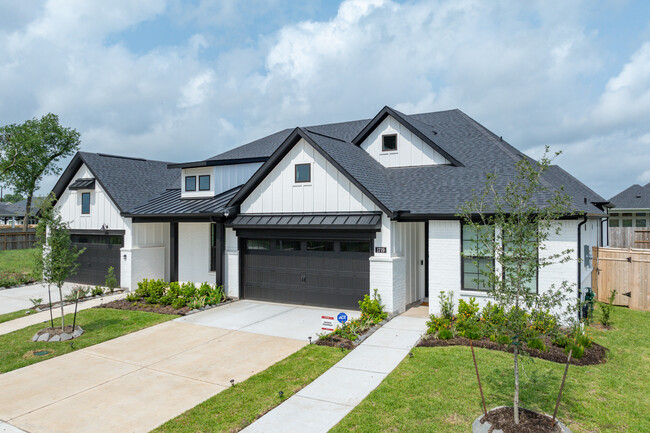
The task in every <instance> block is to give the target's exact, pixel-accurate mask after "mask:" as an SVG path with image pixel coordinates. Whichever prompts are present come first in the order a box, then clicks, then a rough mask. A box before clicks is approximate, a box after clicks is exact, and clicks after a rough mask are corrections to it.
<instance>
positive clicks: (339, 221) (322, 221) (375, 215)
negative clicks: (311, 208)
mask: <svg viewBox="0 0 650 433" xmlns="http://www.w3.org/2000/svg"><path fill="white" fill-rule="evenodd" d="M226 226H227V227H232V228H234V229H257V228H259V229H281V230H286V229H294V230H302V229H304V230H356V231H379V230H381V213H380V212H337V213H301V214H298V213H291V214H286V213H284V214H239V215H238V216H237V217H235V219H233V220H232V221H231V222H230V223H227V224H226Z"/></svg>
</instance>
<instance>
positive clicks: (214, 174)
mask: <svg viewBox="0 0 650 433" xmlns="http://www.w3.org/2000/svg"><path fill="white" fill-rule="evenodd" d="M261 166H262V163H261V162H253V163H247V164H230V165H218V166H214V167H197V168H184V169H183V176H182V179H181V195H182V197H183V198H197V197H214V196H215V195H219V194H221V193H222V192H225V191H228V190H230V189H233V188H234V187H236V186H239V185H243V184H245V183H246V182H247V181H248V179H250V178H251V176H252V175H253V174H254V173H255V172H256V171H257V169H258V168H260V167H261ZM201 175H209V176H210V190H209V191H199V178H198V176H201ZM186 176H196V191H185V177H186Z"/></svg>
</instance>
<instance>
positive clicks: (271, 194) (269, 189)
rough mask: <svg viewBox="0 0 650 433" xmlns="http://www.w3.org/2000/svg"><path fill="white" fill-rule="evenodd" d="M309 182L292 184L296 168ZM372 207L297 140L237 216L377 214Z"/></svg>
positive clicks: (332, 166)
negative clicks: (305, 170) (302, 168)
mask: <svg viewBox="0 0 650 433" xmlns="http://www.w3.org/2000/svg"><path fill="white" fill-rule="evenodd" d="M307 163H308V164H311V182H307V183H296V182H295V171H294V170H295V168H294V166H295V165H296V164H307ZM378 210H379V208H378V207H377V205H375V203H374V202H373V201H372V200H371V199H370V198H369V197H367V196H366V195H365V194H363V193H362V192H361V190H360V189H359V188H357V187H356V186H355V185H354V184H353V183H352V182H350V180H348V178H347V177H345V175H344V174H343V173H341V172H340V171H339V170H337V169H336V167H334V165H333V164H332V163H330V162H329V161H328V160H327V159H325V157H324V156H323V155H321V154H320V153H319V152H318V151H317V150H315V149H314V148H313V147H312V146H311V145H310V144H309V143H307V142H306V141H305V140H300V141H299V142H298V143H297V144H296V145H295V146H294V147H293V148H292V149H291V150H290V151H289V153H288V154H287V155H286V156H285V157H284V158H283V159H282V161H280V162H279V163H278V165H276V166H275V167H274V168H273V170H271V172H270V173H269V174H268V175H267V176H266V177H265V178H264V179H263V180H262V182H260V184H259V185H258V186H257V188H255V190H254V191H253V192H252V193H251V194H250V195H249V196H248V197H247V198H246V199H245V200H244V202H243V203H242V204H241V213H306V212H361V211H378Z"/></svg>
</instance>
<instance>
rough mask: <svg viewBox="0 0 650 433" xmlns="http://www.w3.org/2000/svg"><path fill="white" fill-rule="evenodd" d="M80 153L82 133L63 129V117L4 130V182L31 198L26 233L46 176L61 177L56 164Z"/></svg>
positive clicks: (0, 167)
mask: <svg viewBox="0 0 650 433" xmlns="http://www.w3.org/2000/svg"><path fill="white" fill-rule="evenodd" d="M77 150H79V133H78V132H77V131H75V130H74V129H72V128H66V127H63V126H61V125H60V124H59V117H58V116H57V115H55V114H52V113H49V114H46V115H45V116H43V117H41V118H40V119H36V118H34V119H31V120H28V121H26V122H25V123H23V124H20V125H16V124H11V125H6V126H3V127H2V128H0V180H4V181H5V182H6V183H7V184H9V185H11V186H12V188H13V189H14V192H15V193H18V194H24V195H26V196H27V204H26V205H25V223H24V224H23V228H24V231H27V222H28V221H29V215H30V211H31V206H32V197H33V196H34V191H36V190H37V189H38V186H39V183H40V182H41V180H42V179H43V176H46V175H50V174H59V173H60V172H61V168H60V167H58V166H57V165H56V162H57V161H59V160H60V159H61V158H65V157H67V156H70V155H72V154H73V153H75V152H76V151H77Z"/></svg>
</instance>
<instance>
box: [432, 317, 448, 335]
mask: <svg viewBox="0 0 650 433" xmlns="http://www.w3.org/2000/svg"><path fill="white" fill-rule="evenodd" d="M427 327H428V330H427V333H428V334H435V333H437V332H440V330H441V329H451V327H452V321H451V319H445V318H442V317H436V316H434V315H433V314H432V315H431V316H430V319H429V321H428V322H427Z"/></svg>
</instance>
